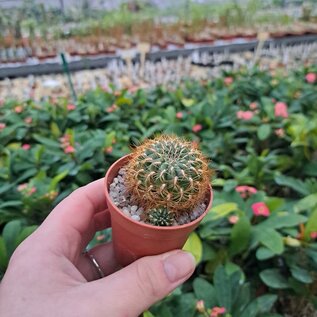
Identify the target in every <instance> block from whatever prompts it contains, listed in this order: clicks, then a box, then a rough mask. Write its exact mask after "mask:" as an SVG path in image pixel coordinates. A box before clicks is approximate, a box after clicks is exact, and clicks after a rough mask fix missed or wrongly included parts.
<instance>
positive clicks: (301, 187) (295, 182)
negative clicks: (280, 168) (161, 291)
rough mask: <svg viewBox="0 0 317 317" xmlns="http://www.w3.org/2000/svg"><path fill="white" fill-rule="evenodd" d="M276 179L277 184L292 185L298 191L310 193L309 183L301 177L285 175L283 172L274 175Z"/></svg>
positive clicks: (305, 193) (304, 193)
mask: <svg viewBox="0 0 317 317" xmlns="http://www.w3.org/2000/svg"><path fill="white" fill-rule="evenodd" d="M274 180H275V182H276V184H277V185H280V186H286V187H290V188H292V189H293V190H295V191H296V192H298V193H300V194H302V195H304V196H306V195H308V194H309V190H308V189H307V185H306V184H305V183H304V182H303V181H301V180H300V179H296V178H294V177H289V176H285V175H282V174H277V175H275V177H274Z"/></svg>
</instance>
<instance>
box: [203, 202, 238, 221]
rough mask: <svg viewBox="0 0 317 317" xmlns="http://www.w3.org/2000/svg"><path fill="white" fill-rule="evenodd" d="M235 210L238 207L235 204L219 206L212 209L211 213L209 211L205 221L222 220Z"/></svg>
mask: <svg viewBox="0 0 317 317" xmlns="http://www.w3.org/2000/svg"><path fill="white" fill-rule="evenodd" d="M235 210H238V205H237V204H236V203H225V204H220V205H218V206H215V207H213V208H212V209H211V211H209V213H208V214H207V216H206V217H208V219H206V221H209V220H216V219H219V218H223V217H225V216H227V215H228V214H230V213H231V212H233V211H235ZM206 217H205V218H206Z"/></svg>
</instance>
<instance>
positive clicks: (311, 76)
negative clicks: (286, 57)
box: [305, 73, 317, 84]
mask: <svg viewBox="0 0 317 317" xmlns="http://www.w3.org/2000/svg"><path fill="white" fill-rule="evenodd" d="M305 79H306V81H307V82H308V83H310V84H313V83H315V82H316V79H317V75H316V74H314V73H308V74H307V75H306V76H305Z"/></svg>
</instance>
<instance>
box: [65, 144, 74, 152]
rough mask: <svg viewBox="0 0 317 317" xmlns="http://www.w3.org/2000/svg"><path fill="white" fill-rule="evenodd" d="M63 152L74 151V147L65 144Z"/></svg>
mask: <svg viewBox="0 0 317 317" xmlns="http://www.w3.org/2000/svg"><path fill="white" fill-rule="evenodd" d="M64 153H66V154H69V153H75V148H74V147H73V146H71V145H67V146H66V147H65V149H64Z"/></svg>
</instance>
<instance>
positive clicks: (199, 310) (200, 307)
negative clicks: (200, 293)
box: [196, 300, 205, 313]
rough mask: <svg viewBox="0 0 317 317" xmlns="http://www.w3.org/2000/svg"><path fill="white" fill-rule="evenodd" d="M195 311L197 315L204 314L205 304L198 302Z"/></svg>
mask: <svg viewBox="0 0 317 317" xmlns="http://www.w3.org/2000/svg"><path fill="white" fill-rule="evenodd" d="M196 310H197V311H198V312H199V313H204V312H205V302H204V301H203V300H199V301H197V303H196Z"/></svg>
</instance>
